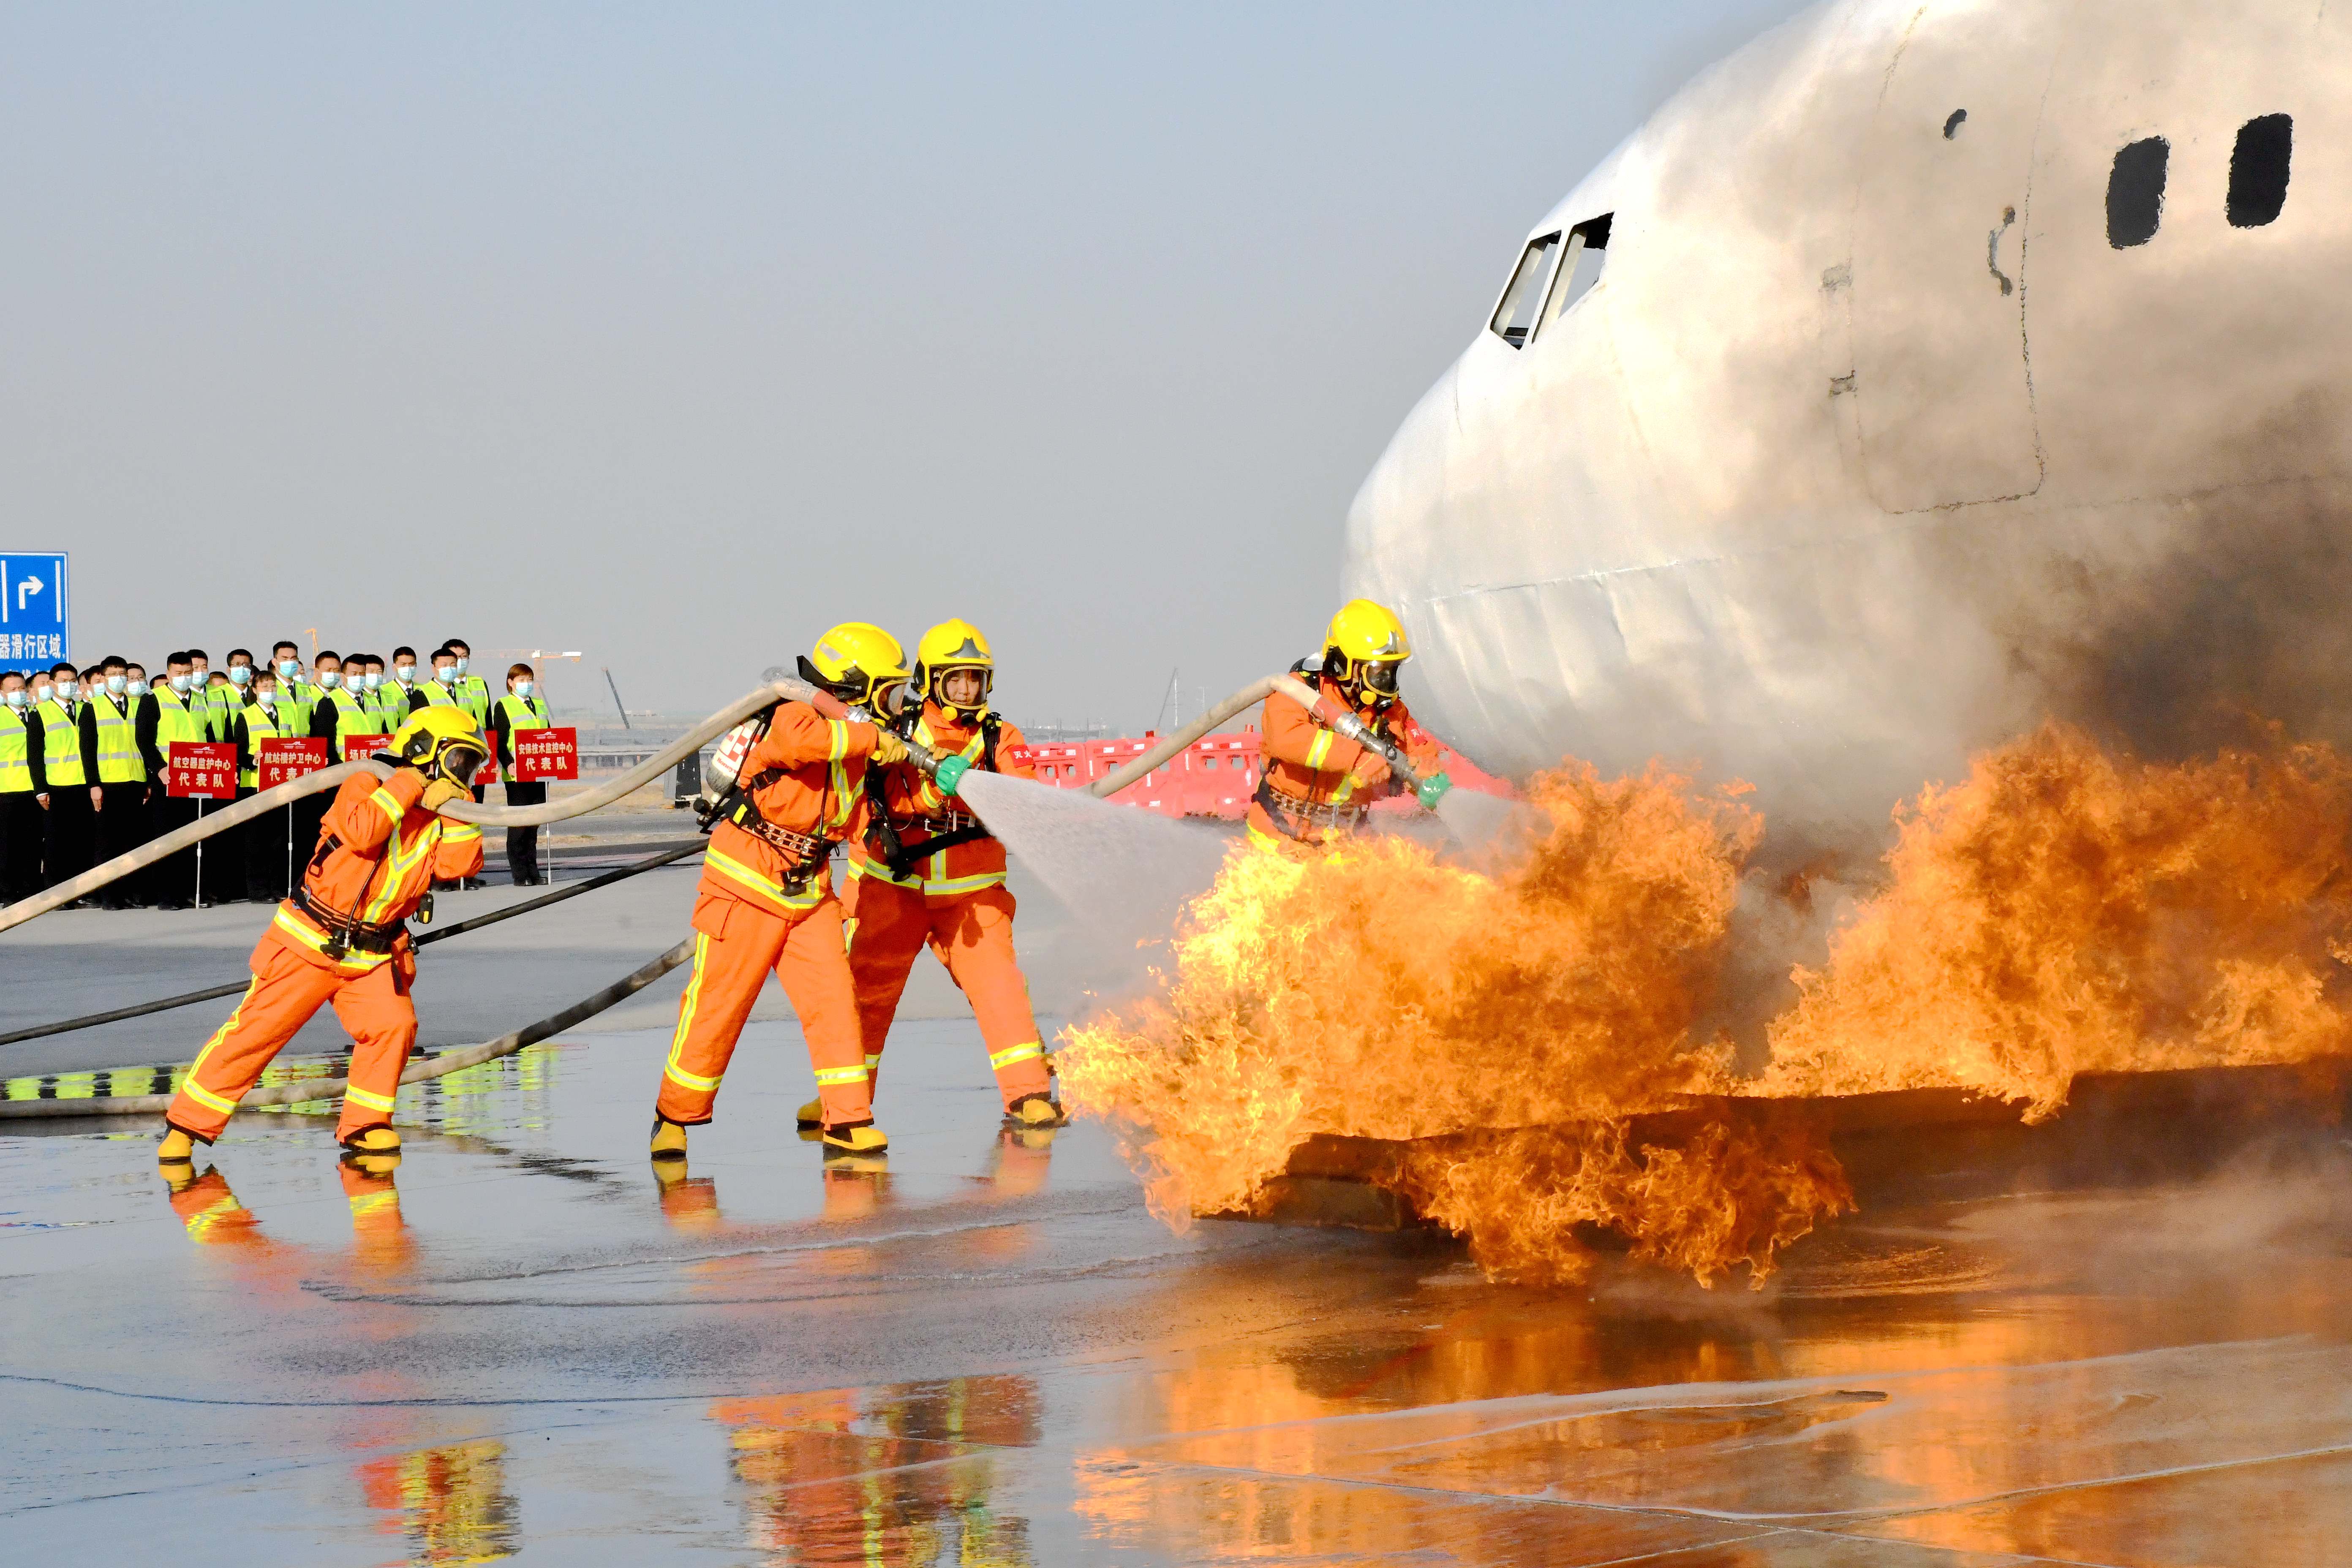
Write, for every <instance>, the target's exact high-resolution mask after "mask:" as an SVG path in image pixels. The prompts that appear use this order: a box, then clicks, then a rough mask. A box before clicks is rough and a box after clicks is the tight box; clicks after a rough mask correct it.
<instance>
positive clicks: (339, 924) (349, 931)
mask: <svg viewBox="0 0 2352 1568" xmlns="http://www.w3.org/2000/svg"><path fill="white" fill-rule="evenodd" d="M371 880H373V879H371ZM362 897H364V894H362ZM292 902H293V905H294V907H295V908H296V909H298V910H301V911H302V912H303V913H304V914H305V915H307V916H309V917H310V921H311V923H312V924H314V925H316V926H317V927H318V928H319V929H320V930H321V931H325V932H326V933H327V949H326V951H327V956H328V957H329V958H340V957H341V956H342V953H343V952H391V951H392V950H393V945H394V943H395V942H398V941H399V940H400V938H401V936H402V935H403V934H404V932H406V931H407V930H408V922H407V921H385V922H384V923H383V924H382V925H370V924H368V923H367V922H366V921H362V920H357V919H354V918H353V917H352V916H351V915H348V914H344V913H342V912H341V910H331V909H329V908H328V907H327V906H326V905H325V904H322V903H320V901H319V900H317V899H314V898H312V897H311V896H310V889H309V888H307V887H298V888H296V889H294V892H293V896H292ZM338 949H340V950H341V952H338V951H337V950H338Z"/></svg>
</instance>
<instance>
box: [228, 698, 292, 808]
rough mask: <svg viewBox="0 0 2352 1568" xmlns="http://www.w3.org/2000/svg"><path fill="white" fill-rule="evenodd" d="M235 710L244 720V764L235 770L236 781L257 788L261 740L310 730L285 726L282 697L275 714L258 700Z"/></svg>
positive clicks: (284, 707) (258, 783) (249, 787)
mask: <svg viewBox="0 0 2352 1568" xmlns="http://www.w3.org/2000/svg"><path fill="white" fill-rule="evenodd" d="M237 712H238V714H239V715H240V716H242V717H243V718H244V720H245V740H246V758H245V766H244V767H242V768H240V769H238V770H237V774H236V782H237V783H239V784H243V785H244V786H245V787H246V788H247V789H259V788H260V787H261V766H260V763H259V762H258V761H257V753H258V752H260V750H261V742H264V741H283V740H285V739H287V738H288V737H289V736H295V735H307V734H309V733H310V731H308V730H291V729H288V728H286V727H285V715H286V704H285V702H284V700H282V699H281V700H279V702H278V712H277V714H276V715H275V716H272V714H271V713H270V711H269V710H268V709H267V708H264V707H263V706H262V705H261V704H260V703H258V702H248V703H247V704H246V705H245V706H244V707H242V708H240V709H238V710H237Z"/></svg>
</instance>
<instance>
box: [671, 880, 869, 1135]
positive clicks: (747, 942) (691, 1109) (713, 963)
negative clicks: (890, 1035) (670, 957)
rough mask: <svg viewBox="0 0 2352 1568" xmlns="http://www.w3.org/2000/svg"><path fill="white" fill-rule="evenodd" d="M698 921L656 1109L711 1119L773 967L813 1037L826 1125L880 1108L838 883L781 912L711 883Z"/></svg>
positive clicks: (688, 1120) (812, 1061)
mask: <svg viewBox="0 0 2352 1568" xmlns="http://www.w3.org/2000/svg"><path fill="white" fill-rule="evenodd" d="M694 931H695V937H694V974H693V977H692V978H691V979H689V980H688V981H687V983H686V994H685V995H684V996H682V997H680V998H679V999H678V1004H677V1033H676V1034H675V1035H673V1036H672V1037H670V1047H669V1063H668V1065H667V1067H665V1068H663V1069H662V1086H661V1096H660V1098H659V1099H657V1100H655V1101H654V1110H655V1112H656V1114H657V1115H659V1116H660V1117H662V1119H663V1120H665V1121H675V1122H677V1123H679V1124H680V1125H682V1126H688V1127H691V1126H694V1125H695V1124H697V1123H698V1122H704V1121H709V1120H710V1107H711V1103H712V1102H713V1101H714V1100H717V1099H718V1098H719V1079H723V1078H724V1077H726V1076H727V1063H728V1061H729V1059H730V1058H732V1057H733V1056H734V1055H735V1041H736V1039H737V1037H739V1036H740V1035H741V1034H742V1033H743V1020H744V1019H746V1018H748V1017H750V1016H751V1004H752V1003H753V1002H755V1001H757V1000H759V996H760V986H761V983H762V982H764V981H765V980H766V979H767V977H768V972H769V971H770V970H774V971H775V973H776V978H777V979H778V980H780V981H782V983H783V987H784V995H785V996H786V997H788V998H789V999H790V1000H791V1002H792V1005H793V1013H795V1014H796V1015H798V1016H799V1018H800V1021H801V1036H802V1037H803V1039H805V1040H807V1041H808V1051H809V1065H810V1066H811V1067H812V1068H815V1069H816V1083H817V1097H818V1098H819V1099H820V1100H824V1120H825V1123H826V1125H828V1126H833V1127H838V1126H840V1125H841V1124H842V1123H844V1122H847V1121H866V1120H867V1119H868V1118H870V1117H871V1116H872V1115H873V1114H874V1097H873V1092H872V1089H871V1088H870V1087H869V1084H868V1081H867V1074H866V1050H865V1047H863V1046H861V1045H860V1044H859V1043H858V1038H857V1003H856V994H855V993H854V991H853V990H852V988H851V986H850V983H849V960H848V958H847V956H846V955H845V953H844V952H843V951H842V937H841V901H840V900H838V899H835V897H834V896H833V894H832V893H831V892H830V891H828V892H826V893H825V895H824V898H823V899H821V900H818V902H817V903H816V904H815V905H814V906H813V907H812V908H809V909H806V910H796V911H794V912H793V914H791V915H780V914H775V913H772V912H771V911H770V910H764V909H761V908H760V907H759V906H758V905H756V904H752V903H749V902H746V901H745V900H741V899H725V898H718V897H715V896H713V895H711V894H709V893H704V894H702V895H701V896H700V897H699V898H698V899H697V900H695V905H694Z"/></svg>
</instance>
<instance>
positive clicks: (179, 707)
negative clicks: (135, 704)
mask: <svg viewBox="0 0 2352 1568" xmlns="http://www.w3.org/2000/svg"><path fill="white" fill-rule="evenodd" d="M195 702H196V698H195V697H194V695H193V694H191V695H190V696H186V697H183V696H181V695H180V694H179V693H178V692H176V691H174V690H173V689H171V688H170V687H169V686H159V687H157V688H156V689H155V749H156V750H157V751H160V752H163V760H164V761H165V762H167V763H168V762H170V761H171V760H172V743H173V742H175V741H185V742H190V743H191V744H194V743H195V742H201V741H203V740H204V739H205V729H206V727H207V724H208V722H209V720H210V717H211V716H210V714H209V713H208V712H200V711H198V710H197V709H196V707H195V706H194V704H195Z"/></svg>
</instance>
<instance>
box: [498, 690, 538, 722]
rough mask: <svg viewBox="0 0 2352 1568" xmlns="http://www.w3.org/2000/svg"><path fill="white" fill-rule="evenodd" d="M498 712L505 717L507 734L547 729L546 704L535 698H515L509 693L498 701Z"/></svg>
mask: <svg viewBox="0 0 2352 1568" xmlns="http://www.w3.org/2000/svg"><path fill="white" fill-rule="evenodd" d="M499 712H501V713H503V714H505V715H506V716H507V729H508V731H509V732H512V731H516V730H544V729H546V728H547V704H546V703H545V702H542V701H541V700H539V699H538V698H536V697H517V696H516V695H514V694H513V693H512V692H509V693H508V694H507V695H506V696H504V697H501V698H499ZM526 721H528V722H526Z"/></svg>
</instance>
